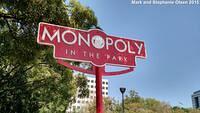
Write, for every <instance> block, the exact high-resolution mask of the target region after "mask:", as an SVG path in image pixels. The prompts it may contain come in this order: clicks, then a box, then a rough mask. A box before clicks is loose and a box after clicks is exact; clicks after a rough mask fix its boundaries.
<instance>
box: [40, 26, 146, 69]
mask: <svg viewBox="0 0 200 113" xmlns="http://www.w3.org/2000/svg"><path fill="white" fill-rule="evenodd" d="M37 42H38V43H39V44H42V45H51V46H53V47H54V55H53V56H54V57H55V58H56V59H62V60H72V61H80V62H90V63H92V64H93V65H95V66H98V67H103V66H105V65H106V64H110V65H118V66H126V67H135V66H136V62H135V60H136V58H137V57H139V58H145V57H146V52H145V45H144V42H143V41H139V40H132V39H128V38H122V37H117V36H112V35H107V34H106V33H104V32H103V31H101V30H98V29H91V30H80V29H75V28H71V27H64V26H58V25H53V24H48V23H43V22H41V23H40V24H39V29H38V37H37Z"/></svg>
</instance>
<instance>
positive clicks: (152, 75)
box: [80, 0, 200, 107]
mask: <svg viewBox="0 0 200 113" xmlns="http://www.w3.org/2000/svg"><path fill="white" fill-rule="evenodd" d="M80 2H81V3H83V4H84V5H85V6H89V7H90V8H91V9H92V10H93V11H94V12H95V15H96V16H97V18H98V22H99V25H100V27H101V28H103V29H104V31H105V32H106V33H107V34H112V35H116V36H122V37H130V38H133V39H140V40H144V41H145V44H146V48H147V55H148V57H147V59H146V60H143V59H137V67H136V69H135V71H134V72H131V73H128V74H125V75H121V76H116V77H105V78H106V79H108V80H109V96H111V97H114V98H115V99H117V100H120V99H121V93H120V91H119V87H121V86H123V87H126V88H127V90H131V89H134V90H136V91H137V92H138V93H139V95H140V96H142V97H145V98H155V99H158V100H161V101H165V102H168V103H169V104H171V105H173V106H175V105H178V106H183V107H192V102H191V94H192V93H193V92H194V91H196V90H200V60H199V58H200V5H196V6H195V5H193V6H192V5H191V6H186V5H182V6H181V5H179V6H177V5H176V6H175V5H174V6H172V5H171V6H169V5H162V6H159V5H142V6H136V5H133V4H131V0H109V1H108V0H98V1H97V0H80ZM107 70H109V69H107ZM126 94H127V92H126ZM180 103H182V104H180Z"/></svg>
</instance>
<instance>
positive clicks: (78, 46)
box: [37, 22, 146, 113]
mask: <svg viewBox="0 0 200 113" xmlns="http://www.w3.org/2000/svg"><path fill="white" fill-rule="evenodd" d="M37 42H38V43H39V44H42V45H50V46H53V49H54V50H53V51H54V52H53V56H54V58H55V59H56V60H57V62H58V63H59V64H61V65H64V66H66V67H68V68H70V69H72V70H76V71H80V72H83V73H87V74H93V75H96V113H103V97H102V76H115V75H120V74H125V73H128V72H131V71H133V70H134V68H135V67H136V62H135V61H136V58H146V50H145V45H144V42H143V41H139V40H132V39H127V38H121V37H116V36H112V35H107V34H105V33H104V32H103V31H101V30H99V29H91V30H80V29H75V28H71V27H65V26H59V25H54V24H49V23H44V22H41V23H40V24H39V27H38V37H37ZM69 60H70V61H78V62H87V63H91V64H92V66H93V68H92V70H86V69H83V68H80V67H76V66H73V65H71V64H69V63H68V62H67V61H69ZM106 65H114V66H123V67H128V69H124V70H120V71H115V72H106V71H105V66H106Z"/></svg>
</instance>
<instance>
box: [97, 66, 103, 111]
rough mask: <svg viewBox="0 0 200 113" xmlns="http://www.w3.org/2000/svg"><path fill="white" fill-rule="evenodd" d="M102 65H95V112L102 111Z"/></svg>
mask: <svg viewBox="0 0 200 113" xmlns="http://www.w3.org/2000/svg"><path fill="white" fill-rule="evenodd" d="M103 72H104V67H95V73H96V113H103V97H102V76H103Z"/></svg>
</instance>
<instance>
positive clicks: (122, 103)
mask: <svg viewBox="0 0 200 113" xmlns="http://www.w3.org/2000/svg"><path fill="white" fill-rule="evenodd" d="M122 113H124V93H122Z"/></svg>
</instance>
